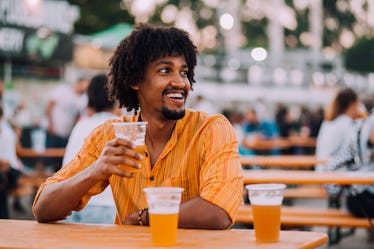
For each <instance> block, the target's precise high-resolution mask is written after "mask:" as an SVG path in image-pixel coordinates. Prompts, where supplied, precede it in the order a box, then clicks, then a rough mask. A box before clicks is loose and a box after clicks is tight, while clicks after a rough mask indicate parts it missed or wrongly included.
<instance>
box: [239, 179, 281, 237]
mask: <svg viewBox="0 0 374 249" xmlns="http://www.w3.org/2000/svg"><path fill="white" fill-rule="evenodd" d="M245 188H246V189H247V190H248V195H249V201H250V202H251V205H252V211H253V226H254V229H255V236H256V241H257V242H263V243H271V242H277V241H278V240H279V231H280V213H281V206H282V201H283V189H285V188H286V185H284V184H277V183H268V184H251V185H247V186H246V187H245Z"/></svg>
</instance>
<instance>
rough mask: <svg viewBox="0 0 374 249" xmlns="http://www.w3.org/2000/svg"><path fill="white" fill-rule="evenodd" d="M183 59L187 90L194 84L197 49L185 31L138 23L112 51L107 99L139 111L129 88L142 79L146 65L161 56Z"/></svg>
mask: <svg viewBox="0 0 374 249" xmlns="http://www.w3.org/2000/svg"><path fill="white" fill-rule="evenodd" d="M181 55H182V56H184V58H185V60H186V63H187V66H188V73H187V78H188V80H189V81H190V84H191V89H192V85H193V83H194V82H195V79H194V75H195V73H194V69H195V66H196V56H197V49H196V46H195V45H194V44H193V43H192V41H191V39H190V38H189V35H188V34H187V32H185V31H183V30H181V29H178V28H175V27H159V26H153V25H149V24H139V25H137V26H136V27H135V29H134V30H133V31H132V33H131V34H130V35H129V36H128V37H127V38H125V39H124V40H122V41H121V43H120V44H119V45H118V47H117V48H116V51H115V52H114V54H113V56H112V58H111V59H110V62H109V66H110V71H109V81H108V88H109V97H110V98H112V99H118V100H119V104H120V107H126V109H127V111H131V110H133V109H134V110H135V112H137V111H138V110H139V102H138V97H137V95H136V91H135V90H133V89H132V88H131V87H130V86H134V85H137V84H138V83H139V82H141V81H142V80H143V79H144V73H145V68H146V66H147V65H148V64H149V63H151V62H153V61H155V60H157V59H159V58H162V57H166V56H181Z"/></svg>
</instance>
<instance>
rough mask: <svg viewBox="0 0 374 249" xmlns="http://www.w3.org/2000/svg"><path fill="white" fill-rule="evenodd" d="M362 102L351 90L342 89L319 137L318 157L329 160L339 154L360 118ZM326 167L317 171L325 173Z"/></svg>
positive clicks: (319, 167)
mask: <svg viewBox="0 0 374 249" xmlns="http://www.w3.org/2000/svg"><path fill="white" fill-rule="evenodd" d="M359 105H360V101H359V98H358V96H357V93H356V92H355V91H354V90H353V89H351V88H344V89H341V90H340V91H339V92H338V93H337V94H336V95H335V97H334V99H333V101H332V102H331V104H330V106H329V109H328V110H327V112H326V116H325V119H324V121H323V122H322V125H321V128H320V130H319V133H318V137H317V144H316V156H317V157H318V158H325V159H329V158H330V157H332V156H335V155H337V154H338V153H339V151H340V150H341V148H342V145H343V144H345V143H346V142H347V139H349V134H350V133H351V132H352V131H353V130H354V129H355V125H356V123H355V120H356V119H357V118H358V117H359ZM325 169H326V167H325V166H324V165H317V167H316V170H317V171H324V170H325Z"/></svg>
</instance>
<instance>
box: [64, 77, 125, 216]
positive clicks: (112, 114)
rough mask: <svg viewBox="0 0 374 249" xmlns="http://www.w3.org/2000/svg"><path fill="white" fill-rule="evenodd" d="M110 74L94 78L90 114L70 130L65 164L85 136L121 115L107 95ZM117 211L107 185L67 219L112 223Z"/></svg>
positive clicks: (91, 86) (89, 107)
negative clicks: (79, 210) (83, 207)
mask: <svg viewBox="0 0 374 249" xmlns="http://www.w3.org/2000/svg"><path fill="white" fill-rule="evenodd" d="M107 81H108V77H107V76H106V75H105V74H98V75H96V76H94V77H93V78H92V79H91V82H90V84H89V86H88V89H87V96H88V105H87V109H89V113H90V116H89V117H86V118H83V119H81V120H80V121H78V123H77V124H76V125H75V126H74V128H73V130H72V131H71V134H70V137H69V141H68V144H67V146H66V150H65V155H64V158H63V160H62V165H65V164H67V163H69V162H70V161H71V160H72V159H74V157H75V156H76V154H77V153H78V152H79V150H80V148H81V147H82V145H83V143H84V139H85V138H86V137H87V136H88V135H89V134H90V132H91V131H92V130H94V129H95V128H96V127H97V126H99V125H100V124H102V123H104V122H105V121H106V120H108V119H118V118H119V116H118V115H120V114H121V110H120V109H119V108H118V103H117V102H116V101H115V100H110V99H108V89H107V87H106V84H107ZM115 214H116V207H115V205H114V201H113V196H112V191H111V188H110V187H107V188H106V189H105V190H104V192H102V193H101V194H99V195H96V196H93V197H92V198H91V199H90V201H89V202H88V204H87V206H86V207H85V209H84V210H82V211H81V212H74V213H73V214H72V215H71V216H70V217H69V218H68V221H72V222H82V223H113V220H114V216H115Z"/></svg>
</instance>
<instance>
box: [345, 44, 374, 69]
mask: <svg viewBox="0 0 374 249" xmlns="http://www.w3.org/2000/svg"><path fill="white" fill-rule="evenodd" d="M344 62H345V67H346V68H347V69H349V70H353V71H359V72H374V37H370V38H367V37H362V38H360V39H358V40H357V41H356V43H355V44H354V45H353V46H352V47H351V48H350V49H348V50H347V51H346V52H345V54H344Z"/></svg>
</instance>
